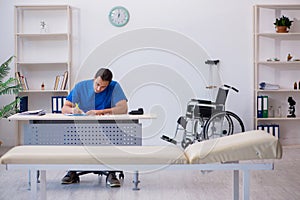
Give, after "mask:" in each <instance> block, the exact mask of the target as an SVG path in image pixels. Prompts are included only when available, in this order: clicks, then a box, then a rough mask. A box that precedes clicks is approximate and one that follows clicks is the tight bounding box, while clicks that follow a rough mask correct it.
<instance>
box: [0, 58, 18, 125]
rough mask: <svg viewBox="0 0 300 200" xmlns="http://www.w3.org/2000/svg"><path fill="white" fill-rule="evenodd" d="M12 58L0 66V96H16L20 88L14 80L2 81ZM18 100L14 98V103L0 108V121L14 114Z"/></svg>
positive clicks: (8, 69)
mask: <svg viewBox="0 0 300 200" xmlns="http://www.w3.org/2000/svg"><path fill="white" fill-rule="evenodd" d="M13 58H14V56H11V57H10V58H9V59H8V60H7V61H6V62H4V63H3V64H2V65H1V66H0V96H1V95H9V94H18V93H19V91H20V90H22V87H21V85H20V84H18V82H17V80H16V79H15V78H12V77H10V78H8V79H7V80H4V78H5V77H6V76H7V75H8V73H9V71H10V67H9V64H10V63H11V61H12V60H13ZM19 101H20V99H19V98H16V99H15V100H14V101H12V102H11V103H9V104H8V105H5V106H3V107H2V108H0V119H2V118H7V117H9V116H10V115H13V114H15V113H16V112H17V111H18V110H17V106H16V105H18V104H19Z"/></svg>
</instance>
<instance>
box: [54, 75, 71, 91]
mask: <svg viewBox="0 0 300 200" xmlns="http://www.w3.org/2000/svg"><path fill="white" fill-rule="evenodd" d="M67 82H68V71H65V73H64V74H63V75H57V76H56V77H55V82H54V88H53V89H54V90H65V89H66V87H67Z"/></svg>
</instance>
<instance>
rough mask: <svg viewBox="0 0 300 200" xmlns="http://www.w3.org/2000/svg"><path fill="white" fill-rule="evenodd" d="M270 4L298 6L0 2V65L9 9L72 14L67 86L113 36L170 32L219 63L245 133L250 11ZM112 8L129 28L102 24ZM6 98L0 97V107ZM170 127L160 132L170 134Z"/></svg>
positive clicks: (249, 103)
mask: <svg viewBox="0 0 300 200" xmlns="http://www.w3.org/2000/svg"><path fill="white" fill-rule="evenodd" d="M270 3H278V4H280V3H284V4H287V3H299V0H285V1H277V0H272V1H270V0H256V1H254V0H253V1H238V0H227V1H223V0H201V1H199V0H188V1H182V0H164V1H161V0H151V1H140V0H131V1H124V0H117V1H108V0H106V1H104V0H102V1H100V0H98V1H97V0H69V1H67V0H51V1H45V0H14V1H11V0H0V13H1V16H0V27H1V36H0V62H2V61H4V60H5V59H6V58H8V57H9V56H10V55H13V54H14V38H13V31H14V30H13V28H14V27H13V23H14V19H13V17H14V15H13V6H14V5H27V4H69V5H71V6H72V7H73V8H74V12H73V19H74V21H73V22H74V30H73V31H74V38H73V41H74V52H73V53H74V66H73V68H72V78H73V79H72V80H73V81H74V80H76V77H77V74H76V72H77V71H78V70H80V65H81V63H83V62H84V61H85V59H86V58H87V57H88V55H89V54H90V53H91V52H92V51H93V50H94V49H95V48H96V47H97V46H98V45H99V44H102V43H103V42H105V41H107V40H109V39H110V38H112V37H113V36H116V35H118V34H120V33H123V32H126V31H131V30H135V29H140V28H147V27H156V28H163V29H168V30H173V31H176V32H178V33H181V34H183V35H185V36H187V37H189V38H191V39H192V40H194V41H195V42H196V43H198V44H199V45H201V46H202V47H203V49H204V50H205V51H206V52H207V54H208V55H209V57H210V58H217V59H220V60H221V64H220V71H221V77H222V80H223V82H224V83H227V84H229V85H233V86H235V87H237V88H238V89H239V90H240V93H238V94H234V93H231V94H230V96H229V101H228V102H227V105H226V106H227V109H228V110H233V111H234V112H236V113H238V114H239V115H240V116H241V118H242V119H243V120H244V122H245V125H246V128H247V129H248V130H250V129H252V128H253V65H252V60H253V42H252V26H253V25H252V22H253V20H252V6H253V5H254V4H270ZM117 5H123V6H125V7H126V8H127V9H128V10H129V12H130V17H131V18H130V22H129V23H128V24H127V25H126V26H125V27H122V28H116V27H113V26H112V25H111V24H110V23H109V21H108V13H109V11H110V9H111V8H112V7H114V6H117ZM145 39H147V38H145ZM127 62H128V61H127ZM12 75H13V72H12ZM188 78H189V77H187V79H188ZM73 84H74V83H72V85H73ZM154 92H155V91H154ZM11 98H12V97H2V96H1V97H0V106H2V105H4V104H5V103H6V102H8V101H10V99H11ZM168 114H170V115H171V114H172V113H168ZM175 123H176V122H175V121H174V126H173V127H168V128H166V130H175ZM0 125H1V128H0V140H3V141H4V142H5V141H11V140H8V139H7V138H8V137H11V133H9V134H8V132H9V130H8V128H9V127H8V126H7V124H4V123H3V122H0ZM4 130H5V131H4ZM6 130H7V131H6ZM172 133H173V132H172ZM172 133H168V134H169V135H172ZM5 145H8V146H9V145H13V143H11V142H7V143H5Z"/></svg>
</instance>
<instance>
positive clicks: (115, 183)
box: [106, 173, 121, 187]
mask: <svg viewBox="0 0 300 200" xmlns="http://www.w3.org/2000/svg"><path fill="white" fill-rule="evenodd" d="M106 184H107V185H109V186H110V187H120V186H121V183H120V181H119V180H118V179H117V177H116V174H115V173H109V174H108V175H107V177H106Z"/></svg>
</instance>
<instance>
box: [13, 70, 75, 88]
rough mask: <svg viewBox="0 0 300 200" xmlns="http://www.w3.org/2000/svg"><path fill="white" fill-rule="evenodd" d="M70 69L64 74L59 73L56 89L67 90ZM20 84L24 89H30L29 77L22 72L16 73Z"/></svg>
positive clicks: (56, 79)
mask: <svg viewBox="0 0 300 200" xmlns="http://www.w3.org/2000/svg"><path fill="white" fill-rule="evenodd" d="M68 75H69V74H68V71H65V72H64V74H63V75H57V76H56V77H55V82H54V88H53V89H54V90H65V89H66V88H67V82H68ZM15 76H16V79H17V81H18V84H19V85H21V87H22V89H23V90H29V87H28V84H27V79H26V77H25V76H23V75H21V73H20V72H16V73H15Z"/></svg>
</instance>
